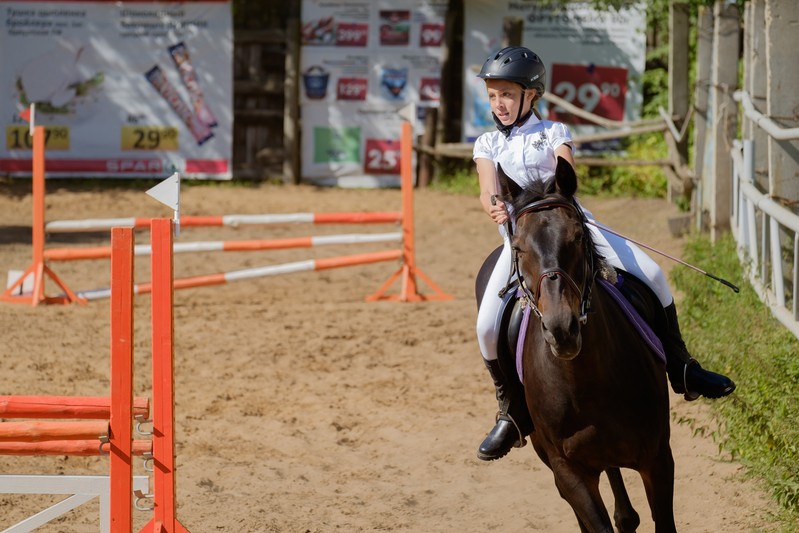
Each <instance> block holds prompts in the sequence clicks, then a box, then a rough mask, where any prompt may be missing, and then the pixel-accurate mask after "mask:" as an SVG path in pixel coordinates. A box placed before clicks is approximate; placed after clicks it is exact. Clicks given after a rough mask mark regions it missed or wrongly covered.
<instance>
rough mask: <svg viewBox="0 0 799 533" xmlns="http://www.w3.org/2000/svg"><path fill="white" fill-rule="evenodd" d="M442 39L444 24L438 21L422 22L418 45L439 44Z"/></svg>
mask: <svg viewBox="0 0 799 533" xmlns="http://www.w3.org/2000/svg"><path fill="white" fill-rule="evenodd" d="M443 40H444V25H443V24H440V23H438V22H424V23H422V32H421V34H420V36H419V46H421V47H423V48H424V47H429V46H433V47H435V46H441V42H442V41H443Z"/></svg>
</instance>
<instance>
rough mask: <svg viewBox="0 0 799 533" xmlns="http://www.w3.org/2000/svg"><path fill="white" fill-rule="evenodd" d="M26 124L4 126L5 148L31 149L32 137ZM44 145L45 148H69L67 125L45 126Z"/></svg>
mask: <svg viewBox="0 0 799 533" xmlns="http://www.w3.org/2000/svg"><path fill="white" fill-rule="evenodd" d="M28 130H29V126H28V125H27V124H14V125H12V126H6V149H7V150H32V149H33V138H31V136H30V135H29V134H28ZM44 147H45V149H47V150H69V127H68V126H45V128H44Z"/></svg>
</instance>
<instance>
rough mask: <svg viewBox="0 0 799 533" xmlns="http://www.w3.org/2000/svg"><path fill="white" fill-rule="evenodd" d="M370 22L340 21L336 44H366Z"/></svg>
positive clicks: (337, 27)
mask: <svg viewBox="0 0 799 533" xmlns="http://www.w3.org/2000/svg"><path fill="white" fill-rule="evenodd" d="M368 36H369V25H368V24H357V23H352V22H340V23H339V24H337V25H336V46H366V40H367V37H368Z"/></svg>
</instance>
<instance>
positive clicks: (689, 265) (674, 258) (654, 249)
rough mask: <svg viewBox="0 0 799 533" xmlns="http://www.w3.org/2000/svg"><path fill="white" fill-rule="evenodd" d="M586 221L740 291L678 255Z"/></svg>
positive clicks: (736, 290) (596, 223) (738, 290)
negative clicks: (675, 255)
mask: <svg viewBox="0 0 799 533" xmlns="http://www.w3.org/2000/svg"><path fill="white" fill-rule="evenodd" d="M586 222H587V223H588V224H591V225H592V226H595V227H597V228H599V229H601V230H603V231H607V232H608V233H612V234H613V235H616V236H617V237H621V238H622V239H626V240H628V241H630V242H633V243H635V244H637V245H638V246H641V247H642V248H646V249H647V250H650V251H652V252H655V253H656V254H660V255H662V256H663V257H666V258H668V259H671V260H672V261H676V262H677V263H680V264H681V265H684V266H687V267H688V268H690V269H693V270H696V271H697V272H699V273H700V274H704V275H705V276H707V277H709V278H711V279H714V280H716V281H718V282H719V283H722V284H724V285H726V286H727V287H729V288H730V289H732V290H733V291H735V292H736V293H737V292H740V289H739V288H738V287H736V286H735V285H733V284H732V283H730V282H729V281H727V280H726V279H722V278H720V277H718V276H714V275H713V274H711V273H710V272H706V271H704V270H702V269H701V268H699V267H697V266H694V265H692V264H691V263H687V262H685V261H683V260H682V259H680V258H678V257H674V256H673V255H669V254H667V253H666V252H661V251H660V250H658V249H657V248H653V247H651V246H649V245H647V244H644V243H642V242H640V241H637V240H635V239H631V238H630V237H627V236H626V235H622V234H621V233H618V232H615V231H613V230H612V229H610V228H608V227H607V226H605V225H603V224H599V223H598V222H592V221H590V220H587V221H586Z"/></svg>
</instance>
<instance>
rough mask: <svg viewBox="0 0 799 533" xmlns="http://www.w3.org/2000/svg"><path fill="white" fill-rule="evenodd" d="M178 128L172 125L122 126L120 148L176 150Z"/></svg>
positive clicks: (177, 146) (177, 145) (178, 145)
mask: <svg viewBox="0 0 799 533" xmlns="http://www.w3.org/2000/svg"><path fill="white" fill-rule="evenodd" d="M178 141H179V139H178V129H177V128H175V127H172V126H122V134H121V143H120V148H121V149H122V150H136V151H152V150H158V151H165V152H169V151H173V152H174V151H177V150H178V149H179V148H180V143H179V142H178Z"/></svg>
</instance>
